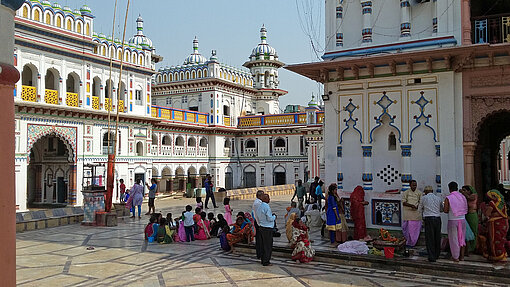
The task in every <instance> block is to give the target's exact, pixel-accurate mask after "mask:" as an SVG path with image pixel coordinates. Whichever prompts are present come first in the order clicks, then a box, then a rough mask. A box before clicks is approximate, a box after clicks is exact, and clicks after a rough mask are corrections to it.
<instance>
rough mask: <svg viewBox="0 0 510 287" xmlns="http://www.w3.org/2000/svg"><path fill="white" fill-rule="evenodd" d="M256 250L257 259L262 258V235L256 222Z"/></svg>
mask: <svg viewBox="0 0 510 287" xmlns="http://www.w3.org/2000/svg"><path fill="white" fill-rule="evenodd" d="M255 250H256V251H257V259H261V258H262V234H261V233H260V226H259V225H258V224H257V221H255Z"/></svg>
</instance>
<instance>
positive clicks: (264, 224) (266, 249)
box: [256, 193, 276, 266]
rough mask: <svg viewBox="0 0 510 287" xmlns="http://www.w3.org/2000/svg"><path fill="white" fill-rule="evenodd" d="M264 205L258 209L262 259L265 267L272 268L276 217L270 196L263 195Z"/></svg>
mask: <svg viewBox="0 0 510 287" xmlns="http://www.w3.org/2000/svg"><path fill="white" fill-rule="evenodd" d="M261 199H262V203H261V204H260V206H259V207H258V208H257V212H256V214H257V220H258V222H259V223H258V224H259V231H260V237H261V239H262V254H261V257H260V260H261V263H262V265H263V266H272V265H273V264H271V253H272V252H273V230H274V221H275V219H276V216H275V215H274V213H272V212H271V207H269V194H267V193H266V194H264V195H262V198H261Z"/></svg>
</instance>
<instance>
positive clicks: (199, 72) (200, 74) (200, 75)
mask: <svg viewBox="0 0 510 287" xmlns="http://www.w3.org/2000/svg"><path fill="white" fill-rule="evenodd" d="M198 78H202V70H198Z"/></svg>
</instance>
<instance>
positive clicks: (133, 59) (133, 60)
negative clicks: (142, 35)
mask: <svg viewBox="0 0 510 287" xmlns="http://www.w3.org/2000/svg"><path fill="white" fill-rule="evenodd" d="M131 63H133V64H136V54H135V53H133V56H132V57H131Z"/></svg>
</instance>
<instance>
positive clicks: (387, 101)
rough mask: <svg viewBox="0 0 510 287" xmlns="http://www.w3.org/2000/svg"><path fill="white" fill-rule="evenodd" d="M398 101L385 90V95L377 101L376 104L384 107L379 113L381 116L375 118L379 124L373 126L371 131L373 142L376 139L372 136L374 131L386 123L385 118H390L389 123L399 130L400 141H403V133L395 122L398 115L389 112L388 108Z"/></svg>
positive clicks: (371, 140)
mask: <svg viewBox="0 0 510 287" xmlns="http://www.w3.org/2000/svg"><path fill="white" fill-rule="evenodd" d="M396 103H397V101H392V100H391V99H390V98H389V97H388V95H386V92H383V96H382V97H381V98H380V99H379V101H377V102H376V104H377V105H378V106H380V107H381V108H382V113H381V114H380V115H379V117H377V118H376V119H375V122H376V123H377V125H376V126H375V127H373V128H372V130H371V131H370V143H372V142H373V141H374V139H373V138H372V134H373V132H374V131H375V130H376V129H377V128H378V127H380V126H382V125H383V124H384V119H385V118H387V119H388V120H389V122H388V125H389V126H391V127H393V128H394V129H396V130H397V132H398V142H399V143H401V142H402V138H401V133H400V130H399V129H398V127H396V126H395V125H394V124H393V123H394V122H395V118H396V116H392V115H390V114H389V113H388V109H389V107H390V106H391V105H392V104H396Z"/></svg>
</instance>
